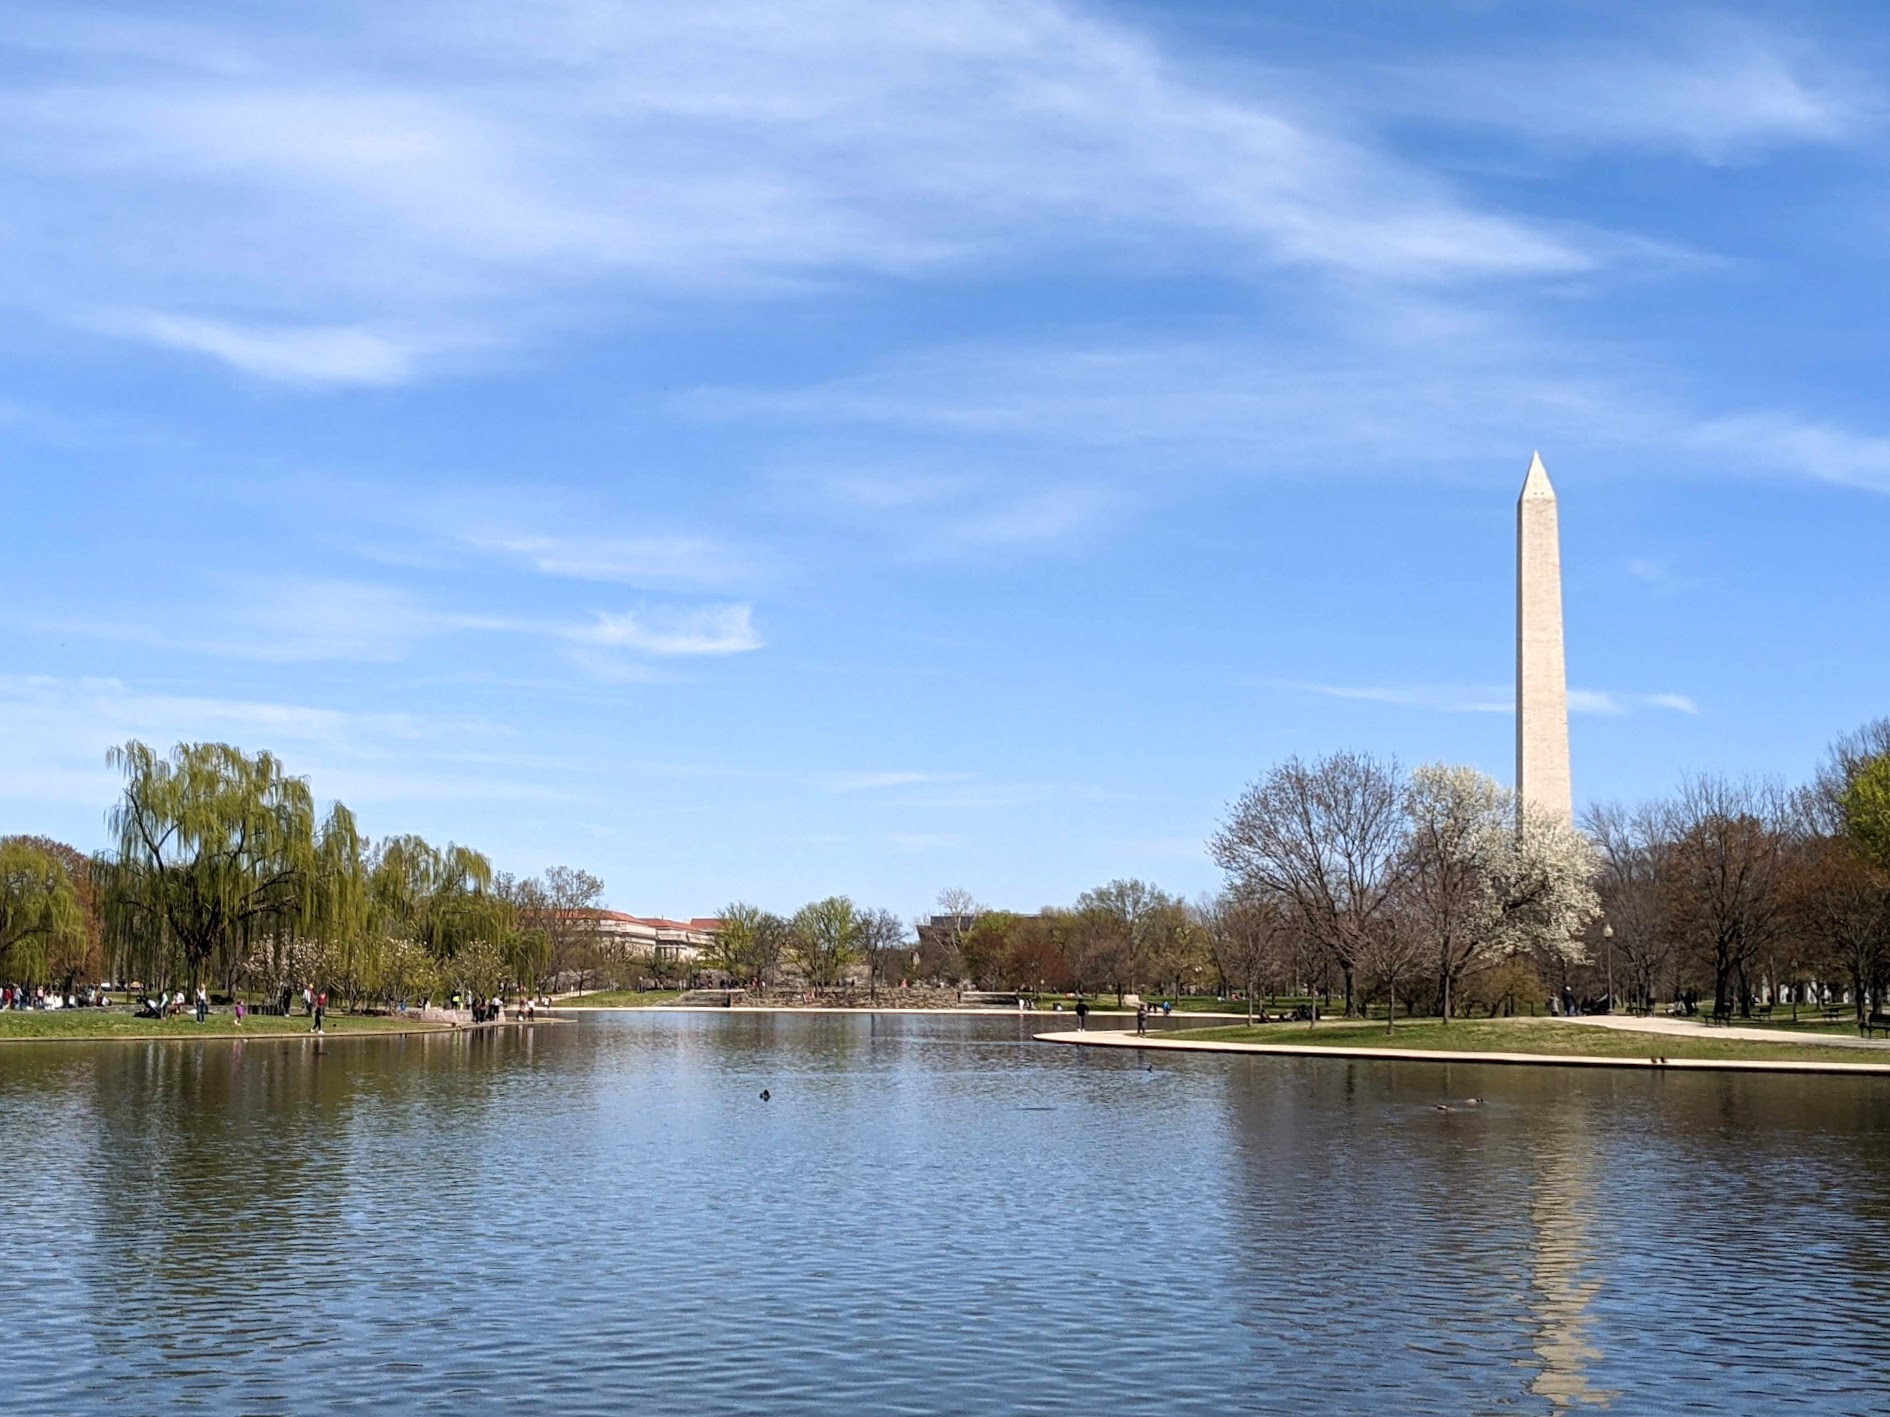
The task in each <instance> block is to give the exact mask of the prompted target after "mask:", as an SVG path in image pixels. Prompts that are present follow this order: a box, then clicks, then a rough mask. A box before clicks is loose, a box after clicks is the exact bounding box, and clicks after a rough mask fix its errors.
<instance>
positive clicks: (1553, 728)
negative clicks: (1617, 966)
mask: <svg viewBox="0 0 1890 1417" xmlns="http://www.w3.org/2000/svg"><path fill="white" fill-rule="evenodd" d="M1516 793H1517V795H1518V796H1519V797H1521V798H1522V799H1523V801H1525V802H1531V803H1534V804H1535V805H1536V806H1538V807H1542V808H1544V809H1546V810H1549V811H1553V812H1556V813H1558V814H1559V815H1560V816H1561V817H1562V819H1563V820H1564V821H1572V820H1574V816H1575V798H1574V794H1573V792H1572V791H1571V790H1570V788H1569V780H1568V668H1567V664H1566V662H1565V660H1564V657H1563V653H1562V539H1561V534H1560V532H1559V531H1558V530H1557V527H1556V515H1555V488H1553V487H1551V486H1550V485H1549V473H1548V469H1546V468H1544V467H1543V465H1542V455H1541V454H1540V453H1537V454H1534V455H1533V456H1532V457H1531V458H1530V459H1529V476H1528V477H1526V478H1524V479H1523V489H1522V496H1521V498H1519V499H1518V500H1517V503H1516Z"/></svg>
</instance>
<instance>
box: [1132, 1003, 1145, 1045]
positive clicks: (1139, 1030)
mask: <svg viewBox="0 0 1890 1417" xmlns="http://www.w3.org/2000/svg"><path fill="white" fill-rule="evenodd" d="M1135 1032H1136V1036H1137V1037H1139V1038H1146V1037H1148V1005H1147V1004H1137V1005H1136V1006H1135Z"/></svg>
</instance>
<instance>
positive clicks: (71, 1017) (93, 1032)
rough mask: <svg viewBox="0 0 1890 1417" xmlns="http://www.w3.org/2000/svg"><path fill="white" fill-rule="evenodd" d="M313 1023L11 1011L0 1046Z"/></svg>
mask: <svg viewBox="0 0 1890 1417" xmlns="http://www.w3.org/2000/svg"><path fill="white" fill-rule="evenodd" d="M309 1027H310V1023H309V1020H308V1019H306V1018H303V1017H302V1015H301V1014H299V1013H297V1014H293V1015H291V1016H290V1017H288V1018H280V1017H274V1016H271V1015H268V1014H251V1015H250V1016H249V1017H248V1018H246V1019H244V1020H243V1025H242V1027H241V1028H238V1027H237V1024H236V1018H235V1016H234V1015H233V1014H231V1013H230V1012H229V1010H227V1009H223V1010H218V1011H215V1012H213V1013H212V1014H211V1015H210V1017H209V1019H208V1020H206V1021H205V1022H203V1023H198V1022H197V1020H196V1019H195V1017H193V1016H192V1015H190V1014H185V1015H184V1016H183V1017H181V1018H167V1019H154V1018H134V1017H133V1016H132V1011H131V1010H130V1009H129V1008H110V1009H51V1010H47V1011H44V1012H41V1011H36V1010H19V1009H8V1010H6V1011H5V1012H4V1013H0V1042H5V1041H8V1040H12V1039H49V1038H258V1037H268V1036H271V1035H281V1034H286V1033H307V1032H308V1031H309ZM441 1027H443V1025H438V1024H423V1023H421V1022H420V1020H419V1019H417V1018H415V1019H404V1018H399V1017H386V1018H383V1017H378V1016H375V1017H369V1016H366V1015H354V1014H341V1013H330V1014H329V1015H328V1018H327V1022H326V1023H325V1025H324V1028H325V1031H326V1032H328V1033H331V1034H337V1033H395V1032H402V1031H407V1032H412V1031H415V1030H419V1029H428V1030H431V1029H434V1028H441Z"/></svg>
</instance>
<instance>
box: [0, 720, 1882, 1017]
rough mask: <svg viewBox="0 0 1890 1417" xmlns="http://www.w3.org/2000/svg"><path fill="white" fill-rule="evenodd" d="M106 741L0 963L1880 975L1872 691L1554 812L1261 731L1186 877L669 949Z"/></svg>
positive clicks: (260, 782) (6, 887) (1535, 991)
mask: <svg viewBox="0 0 1890 1417" xmlns="http://www.w3.org/2000/svg"><path fill="white" fill-rule="evenodd" d="M109 758H110V761H111V763H112V764H113V765H114V767H116V768H117V769H118V770H119V771H120V773H121V775H122V777H123V788H122V792H121V794H120V796H119V798H118V800H117V801H116V802H115V803H114V804H113V805H112V806H111V808H110V810H109V812H108V814H107V822H108V826H109V835H110V845H109V846H108V847H107V849H105V850H103V851H100V852H98V853H96V854H92V855H87V854H85V853H82V852H79V851H77V850H75V849H73V848H72V847H69V846H66V845H63V844H61V843H58V842H53V841H49V840H46V839H44V838H37V837H24V836H14V837H7V838H5V839H0V981H5V982H10V983H13V984H15V985H19V986H24V987H25V988H26V989H27V990H29V991H31V990H32V989H33V988H34V986H40V987H45V988H47V989H48V990H49V991H50V992H51V993H52V994H53V996H54V997H57V998H60V999H61V1000H62V1001H63V1000H64V999H68V998H71V999H79V998H83V996H84V994H85V991H86V989H87V987H88V986H91V985H95V984H96V983H98V982H100V981H106V980H110V981H114V982H115V983H116V984H117V985H118V986H119V988H120V991H121V996H122V990H123V989H124V987H125V986H127V985H129V984H133V983H135V984H136V985H138V986H139V987H140V989H141V991H142V992H145V993H150V992H154V991H162V990H168V989H175V988H178V987H185V988H188V989H191V990H193V991H194V989H195V988H196V987H197V986H198V985H200V984H201V985H204V986H205V987H206V988H208V989H209V990H211V991H212V992H213V994H214V995H215V997H216V998H217V999H219V1000H232V999H235V998H238V997H251V998H255V999H258V1000H270V999H275V998H278V997H279V995H280V991H281V990H283V989H289V990H292V991H294V992H296V993H299V992H300V990H301V989H302V988H303V987H305V986H312V987H315V988H318V989H321V990H324V991H325V992H327V993H328V994H329V996H330V998H331V1000H332V1005H331V1006H332V1007H333V1008H334V1009H335V1010H336V1012H337V1013H339V1014H344V1015H345V1014H352V1013H372V1012H376V1011H386V1010H394V1009H398V1008H400V1007H401V1006H403V1005H405V1004H407V1003H410V1002H413V1001H418V1000H421V999H427V998H433V999H444V998H446V997H447V996H448V995H449V994H451V993H453V992H455V991H459V992H462V993H465V994H468V995H477V996H479V997H482V998H483V997H488V996H490V995H493V994H500V995H505V996H516V995H521V994H530V995H534V996H537V995H543V994H547V993H552V992H559V991H565V990H571V989H582V990H587V991H588V990H597V989H655V990H662V989H669V988H677V987H686V986H689V985H715V986H737V987H745V988H749V989H753V990H760V991H767V990H787V991H794V992H798V993H800V994H802V995H804V996H805V997H807V998H809V999H813V1000H817V1001H818V1000H833V1001H842V1000H844V1001H853V1000H856V999H857V1000H859V1001H860V1002H866V1001H869V1000H877V998H878V997H879V995H880V991H882V990H887V989H894V990H897V989H901V988H910V987H912V986H920V985H923V986H931V987H933V988H972V989H981V990H1007V991H1024V992H1028V993H1042V994H1068V995H1072V996H1074V995H1084V996H1090V997H1096V996H1112V997H1113V998H1115V999H1116V1000H1121V999H1124V998H1126V997H1127V996H1128V995H1130V994H1132V993H1140V994H1144V995H1157V996H1165V997H1167V998H1170V999H1173V1000H1177V1001H1180V1002H1182V1003H1183V1005H1184V1008H1185V1007H1186V1006H1187V1005H1188V1004H1192V1003H1195V1002H1196V1001H1204V1000H1207V999H1214V1000H1216V1001H1218V1002H1220V1003H1222V1004H1223V1005H1224V1006H1232V1007H1236V1008H1248V1009H1252V1010H1253V1011H1254V1013H1255V1016H1256V1017H1257V1015H1258V1012H1259V1009H1260V1008H1261V1007H1264V1003H1263V1002H1261V1001H1264V1000H1265V999H1267V998H1268V997H1270V996H1271V997H1275V998H1277V997H1279V996H1283V995H1284V996H1294V997H1299V998H1307V997H1310V998H1314V999H1316V1000H1317V1001H1318V1003H1319V1006H1320V1009H1321V1012H1322V1013H1326V1014H1333V1013H1337V1014H1340V1015H1343V1016H1351V1015H1355V1014H1361V1013H1363V1012H1364V1011H1365V1010H1367V1009H1368V1008H1369V1009H1371V1010H1372V1011H1373V1012H1374V1013H1376V1014H1378V1015H1379V1016H1381V1017H1383V1018H1385V1019H1386V1020H1387V1021H1388V1022H1389V1021H1391V1020H1393V1019H1396V1018H1398V1017H1406V1018H1409V1017H1419V1018H1424V1017H1429V1018H1435V1019H1438V1020H1440V1021H1441V1022H1442V1023H1443V1024H1444V1025H1445V1026H1448V1024H1449V1021H1450V1020H1452V1019H1458V1018H1464V1017H1466V1016H1480V1017H1484V1018H1490V1017H1498V1016H1516V1015H1528V1014H1533V1013H1538V1012H1545V1011H1548V1012H1564V1011H1571V1012H1572V1011H1578V1010H1588V1011H1606V1010H1619V1009H1622V1008H1631V1009H1635V1010H1637V1011H1648V1010H1653V1009H1656V1008H1675V1007H1678V1008H1682V1009H1693V1010H1697V1011H1698V1013H1699V1014H1701V1015H1702V1016H1705V1017H1712V1018H1719V1019H1733V1018H1739V1019H1747V1020H1761V1019H1762V1020H1765V1021H1769V1022H1784V1021H1787V1020H1792V1019H1796V1020H1798V1021H1801V1022H1802V1021H1807V1020H1808V1021H1810V1022H1812V1023H1814V1024H1816V1025H1820V1026H1821V1025H1825V1024H1828V1023H1830V1022H1831V1019H1830V1018H1829V1017H1828V1015H1829V1014H1831V1013H1833V1012H1836V1013H1838V1014H1840V1015H1841V1016H1842V1017H1844V1018H1846V1019H1849V1020H1852V1021H1855V1022H1859V1023H1861V1022H1864V1021H1866V1020H1867V1019H1868V1017H1869V1016H1870V1015H1871V1014H1874V1013H1877V1012H1878V1011H1879V1010H1880V1009H1881V1008H1882V1007H1883V1005H1884V1000H1885V997H1886V984H1887V983H1890V979H1887V978H1886V976H1890V719H1879V720H1876V721H1874V722H1872V723H1869V724H1866V725H1865V726H1864V727H1862V728H1860V729H1858V730H1857V731H1855V732H1853V733H1849V734H1846V735H1844V736H1843V737H1841V738H1839V739H1838V740H1837V741H1836V742H1835V743H1833V745H1832V746H1831V748H1830V750H1829V751H1828V753H1827V754H1826V755H1825V757H1824V759H1823V761H1821V762H1820V763H1819V764H1818V765H1817V766H1816V767H1815V769H1814V771H1813V772H1812V773H1811V775H1810V776H1809V777H1808V778H1807V779H1806V781H1804V782H1803V783H1802V784H1798V785H1787V784H1783V783H1779V782H1775V781H1770V780H1758V779H1741V778H1732V777H1727V776H1722V775H1712V774H1702V775H1696V776H1694V777H1691V778H1688V779H1686V780H1684V781H1682V782H1681V783H1680V784H1679V785H1678V786H1677V787H1676V788H1675V789H1674V790H1673V791H1672V792H1670V793H1668V794H1667V795H1665V796H1662V797H1659V798H1655V799H1652V800H1649V801H1645V802H1641V803H1637V804H1617V803H1599V804H1595V805H1594V806H1591V807H1590V808H1589V809H1588V810H1587V811H1586V812H1585V813H1584V814H1583V815H1582V817H1581V819H1580V821H1579V822H1569V821H1567V820H1565V819H1558V818H1557V817H1555V816H1554V815H1552V814H1548V813H1545V812H1542V811H1540V810H1539V809H1535V808H1532V807H1530V806H1528V805H1527V804H1524V803H1523V802H1521V801H1519V800H1518V798H1517V796H1516V794H1514V793H1513V792H1511V791H1509V790H1507V789H1504V788H1502V787H1500V786H1499V785H1498V784H1497V783H1496V782H1494V781H1493V780H1492V779H1490V778H1489V777H1488V776H1486V775H1485V774H1482V773H1480V772H1478V771H1476V770H1475V769H1472V768H1468V767H1461V766H1452V765H1448V764H1426V765H1423V766H1420V767H1418V768H1416V769H1414V770H1411V771H1408V772H1407V771H1406V770H1404V769H1403V768H1402V767H1401V766H1400V765H1399V764H1398V763H1397V762H1395V761H1394V760H1390V759H1386V758H1382V757H1378V756H1374V755H1372V754H1369V753H1362V752H1339V753H1334V754H1331V755H1328V756H1326V757H1323V758H1320V759H1317V760H1314V761H1303V760H1301V759H1299V758H1289V759H1287V760H1285V761H1284V762H1282V763H1280V764H1278V765H1276V766H1275V767H1273V768H1271V769H1269V770H1268V771H1267V772H1266V773H1264V774H1263V775H1262V776H1261V777H1260V778H1259V779H1257V780H1256V781H1254V782H1253V783H1252V784H1250V785H1249V786H1248V787H1247V788H1246V789H1245V791H1243V792H1242V793H1241V794H1240V795H1239V796H1238V797H1237V799H1236V800H1235V801H1234V802H1233V804H1232V805H1231V806H1230V807H1229V809H1228V811H1227V813H1226V815H1225V817H1224V818H1223V820H1222V821H1221V823H1220V825H1219V828H1218V830H1217V831H1216V832H1215V834H1214V835H1213V837H1212V838H1211V839H1210V840H1209V842H1208V843H1207V844H1206V847H1207V850H1208V852H1209V854H1210V855H1211V857H1212V858H1213V859H1214V860H1215V861H1216V862H1217V863H1218V864H1219V865H1220V866H1221V867H1222V868H1223V870H1224V872H1225V873H1226V880H1225V885H1224V887H1223V889H1221V890H1220V891H1219V892H1216V893H1214V894H1211V895H1205V896H1201V897H1198V898H1196V899H1193V900H1187V899H1184V898H1182V897H1181V896H1179V895H1176V894H1173V893H1170V892H1167V891H1164V890H1163V889H1161V888H1160V887H1158V886H1156V885H1153V884H1150V883H1148V882H1145V881H1142V880H1140V879H1133V878H1130V879H1118V880H1114V881H1110V882H1108V883H1107V884H1105V885H1101V886H1098V887H1096V888H1094V889H1092V890H1089V891H1085V892H1083V893H1082V894H1081V895H1079V896H1078V897H1077V898H1076V899H1075V900H1074V901H1073V902H1071V903H1070V904H1068V905H1064V906H1047V907H1044V908H1041V909H1037V910H1031V911H1012V910H1003V909H994V908H989V907H986V906H984V905H982V904H981V903H979V901H978V900H977V898H976V897H975V896H974V895H973V894H972V893H971V892H970V891H968V890H964V889H960V888H952V889H947V890H945V891H942V892H941V893H940V894H939V897H938V908H937V910H936V911H935V912H933V913H931V914H929V915H928V916H926V917H924V918H922V919H920V920H918V921H916V922H913V923H912V924H910V925H909V924H908V923H907V922H906V921H904V920H902V919H901V918H900V917H899V916H898V915H896V914H895V913H894V912H892V911H890V910H885V909H869V908H862V907H860V906H858V905H856V904H855V903H854V902H853V900H852V899H851V898H850V897H848V896H846V895H832V896H828V897H824V898H822V899H820V900H817V901H814V902H811V903H809V904H807V905H805V906H803V907H801V908H800V909H798V910H796V911H794V912H791V913H776V912H773V911H769V910H766V909H764V908H762V907H759V906H756V905H753V904H750V903H748V902H744V901H736V902H734V903H732V904H730V905H728V906H726V907H724V908H723V909H722V910H721V911H720V912H719V914H718V916H717V917H716V921H715V928H714V930H713V932H712V934H711V936H710V939H709V943H708V945H707V946H706V948H704V949H702V950H700V951H699V952H692V953H691V954H688V955H677V954H664V953H660V952H658V953H647V952H646V953H643V954H635V953H632V952H630V951H629V950H628V949H627V948H626V946H625V945H624V944H623V942H622V941H621V940H620V939H618V938H616V937H613V935H612V934H611V933H610V932H609V931H608V930H607V929H605V928H604V923H605V921H606V920H607V919H608V913H607V912H604V911H602V910H601V909H599V903H600V902H601V900H602V898H603V892H604V886H603V882H602V881H601V880H600V879H599V878H598V877H596V876H595V875H592V874H591V873H589V872H588V871H585V870H581V869H577V868H573V867H568V866H559V867H553V868H551V869H549V870H546V871H545V872H543V873H542V874H541V875H538V876H531V877H518V876H514V875H511V874H507V873H502V872H497V871H495V870H494V869H493V867H492V865H491V862H490V860H489V859H488V858H487V857H486V856H485V855H484V854H482V853H481V852H479V851H477V850H475V849H474V848H472V847H469V846H462V845H459V844H454V843H449V844H447V845H444V846H439V845H435V844H433V843H430V842H427V841H425V840H423V839H422V838H420V837H417V836H411V835H405V836H403V835H394V836H388V837H383V838H379V839H372V838H369V837H368V836H366V835H365V834H364V833H363V831H362V830H361V828H360V827H359V825H358V824H357V822H356V820H355V817H354V815H353V813H352V812H350V811H349V810H348V809H347V807H346V806H345V805H343V804H341V803H332V804H330V805H329V806H327V807H326V808H325V809H322V810H318V807H317V802H316V798H315V796H314V793H313V790H312V788H311V786H310V784H309V782H308V781H307V779H305V778H301V777H297V776H294V775H292V774H291V773H290V772H289V771H288V770H287V769H286V767H285V766H284V765H283V764H282V763H281V761H280V760H278V759H277V758H275V757H274V756H273V755H272V754H270V753H267V752H260V753H255V754H250V753H246V752H244V751H242V750H241V749H238V748H236V747H233V746H231V745H228V744H221V743H194V744H179V745H178V746H177V747H175V748H173V749H172V750H171V751H170V752H169V753H159V752H157V751H154V750H153V749H151V748H149V747H147V746H146V745H144V744H142V743H139V742H136V741H133V742H128V743H126V744H124V745H122V746H121V747H116V748H113V749H112V750H111V752H110V755H109ZM862 994H864V998H863V999H862V998H860V996H861V995H862ZM29 997H30V992H29Z"/></svg>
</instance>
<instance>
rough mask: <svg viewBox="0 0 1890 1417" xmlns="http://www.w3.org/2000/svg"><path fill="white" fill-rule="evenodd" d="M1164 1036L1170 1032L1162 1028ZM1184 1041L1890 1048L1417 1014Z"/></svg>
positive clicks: (1760, 1051) (1606, 1052) (1846, 1055)
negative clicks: (1391, 1020)
mask: <svg viewBox="0 0 1890 1417" xmlns="http://www.w3.org/2000/svg"><path fill="white" fill-rule="evenodd" d="M1163 1036H1168V1035H1166V1034H1164V1035H1163ZM1180 1036H1181V1037H1184V1038H1186V1039H1188V1040H1190V1041H1198V1042H1208V1041H1212V1042H1221V1043H1290V1044H1293V1045H1294V1046H1296V1047H1316V1048H1421V1049H1435V1050H1440V1051H1457V1052H1464V1053H1571V1054H1579V1055H1581V1056H1584V1057H1590V1058H1710V1059H1719V1060H1728V1059H1732V1060H1737V1059H1744V1060H1747V1061H1751V1062H1810V1063H1890V1049H1886V1050H1883V1051H1876V1050H1867V1049H1862V1048H1857V1049H1852V1048H1828V1047H1820V1046H1818V1045H1817V1044H1815V1043H1813V1044H1798V1043H1754V1042H1748V1041H1746V1040H1744V1039H1738V1038H1724V1037H1718V1036H1716V1035H1714V1034H1711V1033H1708V1032H1707V1031H1706V1030H1705V1029H1704V1028H1702V1029H1701V1030H1700V1036H1699V1037H1697V1038H1694V1037H1668V1036H1667V1035H1665V1034H1659V1033H1626V1032H1621V1031H1618V1030H1615V1029H1611V1028H1591V1027H1587V1026H1584V1025H1582V1024H1578V1023H1561V1022H1558V1021H1556V1020H1553V1019H1542V1018H1519V1019H1453V1020H1452V1021H1451V1022H1450V1023H1449V1024H1445V1023H1443V1022H1442V1021H1441V1020H1439V1019H1415V1020H1412V1021H1410V1022H1403V1021H1401V1022H1399V1024H1398V1026H1397V1027H1396V1028H1395V1029H1394V1030H1392V1031H1390V1032H1387V1031H1386V1029H1385V1025H1384V1024H1383V1023H1382V1022H1372V1023H1361V1022H1359V1021H1358V1020H1351V1021H1349V1022H1348V1021H1346V1020H1343V1019H1336V1020H1327V1021H1322V1022H1320V1023H1318V1024H1314V1025H1310V1026H1309V1025H1307V1024H1303V1023H1263V1024H1256V1025H1254V1026H1253V1027H1251V1028H1250V1027H1248V1026H1247V1025H1246V1024H1232V1025H1228V1026H1225V1027H1218V1028H1191V1029H1189V1030H1187V1032H1186V1033H1184V1034H1182V1035H1180Z"/></svg>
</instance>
